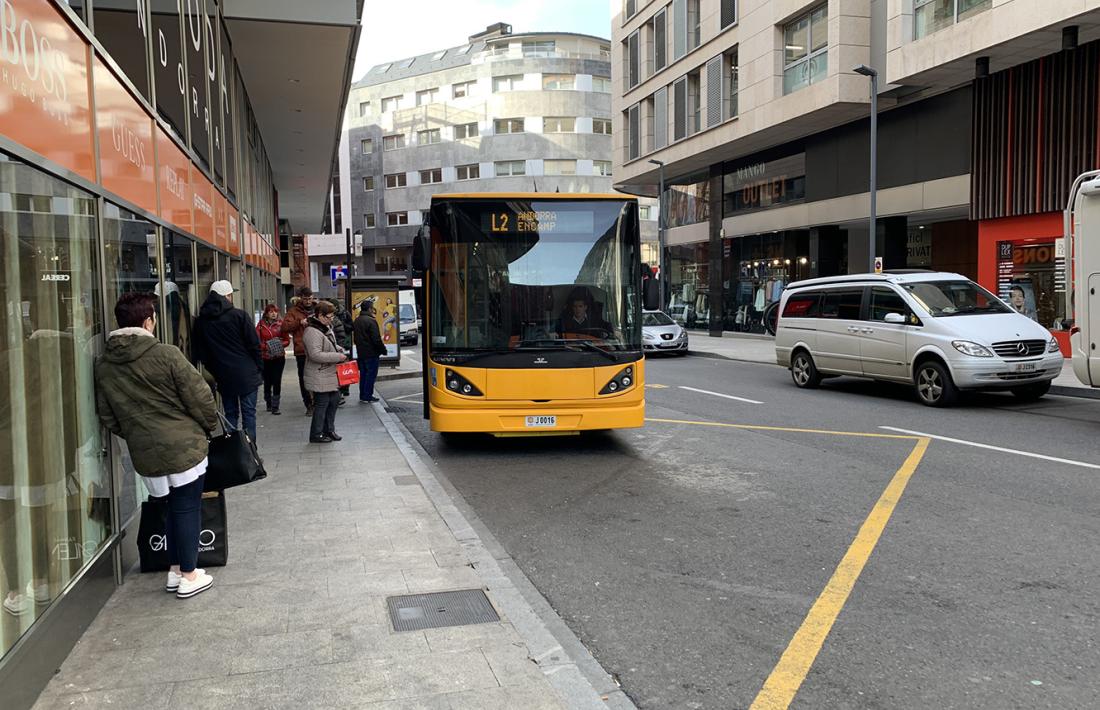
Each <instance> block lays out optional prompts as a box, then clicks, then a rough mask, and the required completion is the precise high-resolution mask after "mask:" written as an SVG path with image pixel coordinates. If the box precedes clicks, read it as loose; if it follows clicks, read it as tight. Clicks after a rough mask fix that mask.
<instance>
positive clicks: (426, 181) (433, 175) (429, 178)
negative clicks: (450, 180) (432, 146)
mask: <svg viewBox="0 0 1100 710" xmlns="http://www.w3.org/2000/svg"><path fill="white" fill-rule="evenodd" d="M441 182H443V169H442V168H430V169H428V170H421V171H420V184H421V185H435V184H436V183H441Z"/></svg>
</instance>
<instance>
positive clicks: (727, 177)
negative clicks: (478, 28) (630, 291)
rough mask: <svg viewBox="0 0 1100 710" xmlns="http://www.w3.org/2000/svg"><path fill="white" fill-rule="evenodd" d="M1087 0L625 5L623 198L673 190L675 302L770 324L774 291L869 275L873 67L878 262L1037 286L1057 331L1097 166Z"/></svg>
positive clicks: (650, 1) (1037, 303) (1099, 14)
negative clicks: (1065, 263)
mask: <svg viewBox="0 0 1100 710" xmlns="http://www.w3.org/2000/svg"><path fill="white" fill-rule="evenodd" d="M1098 22H1100V3H1098V2H1095V0H1074V1H1070V2H1058V3H1052V2H1046V1H1044V0H812V1H807V0H671V2H668V1H666V0H625V2H624V3H623V5H622V7H621V9H620V11H619V12H618V13H617V15H616V17H615V18H614V20H613V23H612V45H613V53H612V62H613V65H614V71H613V72H612V83H613V90H614V94H613V111H614V114H615V135H616V146H615V159H614V174H615V181H616V186H617V187H618V188H620V189H622V190H624V191H628V192H635V193H643V194H650V195H653V194H656V187H657V184H658V178H659V168H658V166H657V164H656V163H655V162H654V161H659V162H661V163H664V176H665V179H666V184H667V185H669V188H668V189H667V191H666V194H665V198H666V200H667V207H666V210H667V213H668V222H667V227H668V230H667V245H668V251H667V256H666V258H667V265H666V271H667V277H668V278H669V280H670V282H671V289H670V292H671V294H672V301H671V306H670V307H671V308H672V309H673V312H674V314H675V315H676V316H677V317H678V318H680V319H681V320H684V321H687V322H689V324H691V325H695V326H697V327H702V328H708V329H710V330H711V331H714V332H718V331H721V330H755V329H759V318H760V314H761V312H762V311H763V309H764V308H765V307H766V306H767V304H768V303H770V302H772V301H773V300H775V299H776V298H777V297H778V294H779V293H780V292H781V290H782V287H783V286H784V285H785V284H787V283H789V282H791V281H793V280H798V279H802V278H809V277H814V276H823V275H830V274H837V273H848V272H858V271H864V270H866V269H867V268H868V267H867V265H868V263H869V261H870V257H871V256H872V255H871V254H870V253H869V251H870V242H871V239H870V237H871V235H870V232H869V228H868V217H869V212H870V192H869V164H870V148H869V142H870V141H869V120H868V116H869V114H870V85H869V80H868V78H867V77H866V76H863V75H861V74H859V73H856V72H855V71H854V70H855V68H856V67H857V66H858V65H867V66H869V67H872V68H874V69H875V70H876V71H877V72H878V78H879V82H878V103H879V150H878V156H877V167H878V171H877V172H878V191H877V197H878V210H877V212H878V215H879V217H880V219H879V222H878V229H877V230H876V231H877V234H876V235H875V254H874V255H875V256H878V257H882V259H883V262H884V266H885V268H888V269H889V268H906V267H911V268H932V269H943V270H953V271H959V272H961V273H964V274H966V275H969V276H971V277H974V278H978V279H979V280H980V281H981V282H982V283H983V284H984V285H986V286H987V287H988V288H991V289H994V290H998V291H1000V292H1002V293H1007V291H1008V289H1010V288H1011V287H1013V286H1020V287H1022V288H1025V289H1026V291H1027V294H1028V296H1027V298H1028V301H1029V306H1030V307H1031V310H1033V311H1034V312H1037V313H1038V314H1039V320H1040V321H1041V322H1042V323H1043V324H1044V325H1046V326H1047V327H1050V328H1052V329H1053V330H1055V331H1056V335H1059V334H1060V333H1059V331H1061V330H1064V326H1065V324H1064V322H1063V321H1064V319H1063V318H1062V314H1063V312H1064V309H1065V284H1064V283H1063V279H1061V277H1060V275H1059V274H1060V265H1061V263H1062V247H1061V242H1060V241H1059V237H1060V235H1061V221H1060V215H1059V210H1060V209H1061V208H1062V204H1063V202H1064V199H1065V193H1066V190H1067V188H1068V181H1071V180H1072V178H1073V175H1075V174H1076V173H1077V172H1080V171H1083V170H1085V169H1090V168H1093V167H1096V166H1097V163H1098V161H1100V153H1098V143H1097V125H1098V118H1100V117H1098V115H1097V101H1096V98H1097V84H1098V79H1100V76H1098V66H1100V63H1098V62H1097V56H1098V55H1097V51H1098V45H1097V44H1096V43H1095V40H1096V39H1097V38H1098V37H1100V28H1098Z"/></svg>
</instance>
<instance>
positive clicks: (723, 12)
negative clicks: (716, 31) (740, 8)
mask: <svg viewBox="0 0 1100 710" xmlns="http://www.w3.org/2000/svg"><path fill="white" fill-rule="evenodd" d="M720 3H721V8H720V9H719V14H720V17H719V21H720V22H721V23H722V24H721V27H722V29H726V28H727V27H729V26H730V25H732V24H733V23H735V22H737V0H720Z"/></svg>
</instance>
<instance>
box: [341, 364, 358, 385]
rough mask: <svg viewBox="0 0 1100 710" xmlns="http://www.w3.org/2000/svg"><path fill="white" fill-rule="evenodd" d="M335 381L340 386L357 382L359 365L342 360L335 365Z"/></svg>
mask: <svg viewBox="0 0 1100 710" xmlns="http://www.w3.org/2000/svg"><path fill="white" fill-rule="evenodd" d="M336 381H337V382H339V383H340V386H341V387H347V386H348V385H354V384H356V383H357V382H359V366H358V365H357V364H355V363H354V362H342V363H340V364H339V365H337V366H336Z"/></svg>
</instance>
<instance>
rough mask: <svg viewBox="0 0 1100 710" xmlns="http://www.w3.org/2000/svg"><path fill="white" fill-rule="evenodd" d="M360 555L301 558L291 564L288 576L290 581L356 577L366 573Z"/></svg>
mask: <svg viewBox="0 0 1100 710" xmlns="http://www.w3.org/2000/svg"><path fill="white" fill-rule="evenodd" d="M363 559H364V558H363V556H362V555H354V554H353V555H339V556H336V555H333V556H325V555H316V556H313V557H302V558H298V559H294V560H289V561H290V562H291V567H290V570H289V573H288V576H289V577H290V578H291V579H295V580H300V581H307V582H308V581H310V580H313V579H317V578H318V577H323V576H326V575H332V574H336V575H356V574H360V575H361V574H363V573H364V572H366V569H367V568H366V566H365V565H364V564H363Z"/></svg>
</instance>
